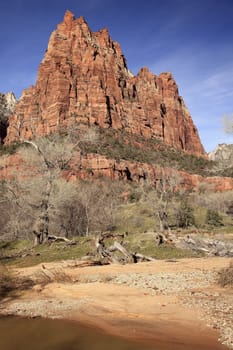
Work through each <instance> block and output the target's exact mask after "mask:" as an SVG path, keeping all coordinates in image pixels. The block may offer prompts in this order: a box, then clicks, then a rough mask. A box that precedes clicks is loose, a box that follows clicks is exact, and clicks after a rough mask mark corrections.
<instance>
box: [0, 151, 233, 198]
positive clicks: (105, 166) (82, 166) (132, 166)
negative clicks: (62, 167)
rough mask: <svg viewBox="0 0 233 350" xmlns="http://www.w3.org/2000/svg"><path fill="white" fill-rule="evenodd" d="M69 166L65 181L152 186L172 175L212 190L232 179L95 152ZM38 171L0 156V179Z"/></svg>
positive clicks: (188, 185) (183, 183)
mask: <svg viewBox="0 0 233 350" xmlns="http://www.w3.org/2000/svg"><path fill="white" fill-rule="evenodd" d="M80 159H81V161H80ZM70 165H71V167H70V170H68V171H64V173H63V176H65V177H66V178H67V179H69V180H76V179H80V178H81V179H96V178H99V177H100V176H101V177H102V176H104V177H106V178H110V179H112V180H125V181H132V182H135V183H140V182H142V181H144V180H147V181H148V182H149V183H151V184H154V185H155V184H156V182H157V181H160V179H162V178H163V177H164V175H166V176H171V175H175V176H177V177H178V178H179V184H178V186H179V187H181V188H184V189H186V190H191V189H198V187H199V186H200V185H201V184H205V185H211V189H212V190H213V191H220V192H223V191H229V190H233V178H228V177H217V176H216V177H207V178H205V177H203V176H200V175H194V174H189V173H186V172H184V171H176V170H174V169H170V168H161V167H160V166H154V165H151V164H146V163H140V162H130V161H125V160H122V161H118V162H117V161H116V160H115V159H108V158H106V157H104V156H102V155H98V154H87V155H86V156H83V157H80V154H76V155H74V158H73V160H72V162H71V164H70ZM40 171H41V169H35V168H33V169H32V168H31V166H30V164H28V163H25V162H24V161H22V158H21V157H20V155H19V154H14V155H10V156H5V157H1V158H0V179H3V178H4V179H9V178H10V177H11V176H20V178H27V177H30V176H31V174H32V172H33V174H34V175H35V174H40Z"/></svg>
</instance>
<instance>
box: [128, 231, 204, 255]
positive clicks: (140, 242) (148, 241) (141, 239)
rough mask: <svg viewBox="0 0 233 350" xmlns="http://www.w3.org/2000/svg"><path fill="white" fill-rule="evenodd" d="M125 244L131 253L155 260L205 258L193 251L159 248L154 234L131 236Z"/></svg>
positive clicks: (166, 247) (170, 247) (161, 246)
mask: <svg viewBox="0 0 233 350" xmlns="http://www.w3.org/2000/svg"><path fill="white" fill-rule="evenodd" d="M125 243H126V247H127V249H128V250H130V251H131V252H133V253H141V254H143V255H146V256H151V257H152V258H155V259H181V258H191V257H200V256H203V255H202V254H199V253H195V252H192V251H191V250H186V249H179V248H176V247H174V246H172V245H160V246H157V245H156V243H155V239H154V237H153V233H144V234H129V235H128V237H127V238H126V242H125Z"/></svg>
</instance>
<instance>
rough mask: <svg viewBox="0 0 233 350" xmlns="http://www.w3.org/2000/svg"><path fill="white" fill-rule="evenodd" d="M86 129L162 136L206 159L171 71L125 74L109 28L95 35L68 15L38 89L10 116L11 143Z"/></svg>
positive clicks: (45, 63) (26, 95)
mask: <svg viewBox="0 0 233 350" xmlns="http://www.w3.org/2000/svg"><path fill="white" fill-rule="evenodd" d="M77 123H82V124H86V125H87V126H91V125H99V126H100V127H102V128H114V129H123V130H125V131H127V132H130V133H134V134H139V135H142V136H143V137H145V138H153V137H155V138H159V139H161V140H162V141H163V142H165V143H167V144H169V145H171V146H173V147H175V148H177V149H180V150H184V151H186V152H189V153H192V154H195V155H198V156H205V151H204V149H203V146H202V144H201V142H200V138H199V136H198V131H197V129H196V127H195V125H194V123H193V121H192V118H191V116H190V114H189V112H188V110H187V108H186V106H185V103H184V101H183V99H182V97H181V96H179V92H178V87H177V84H176V82H175V81H174V79H173V77H172V75H171V74H170V73H161V74H160V75H158V76H156V75H154V74H153V73H151V72H150V71H149V70H148V69H147V68H142V69H141V70H140V71H139V73H138V74H137V75H136V76H133V75H132V73H130V71H129V70H128V67H127V64H126V59H125V57H124V55H123V54H122V51H121V48H120V45H119V44H118V43H117V42H115V41H113V40H112V39H111V38H110V35H109V33H108V30H107V29H102V30H100V31H98V32H92V31H91V30H90V28H89V27H88V24H87V23H86V21H85V20H84V18H83V17H80V18H78V19H75V17H74V15H73V14H72V13H71V12H70V11H67V12H66V13H65V17H64V20H63V22H62V23H60V24H59V25H58V26H57V29H56V30H55V31H54V32H53V33H52V35H51V37H50V40H49V44H48V49H47V51H46V53H45V56H44V59H43V60H42V62H41V64H40V66H39V70H38V78H37V82H36V85H35V86H31V87H30V88H28V89H26V90H25V91H24V92H23V94H22V97H21V99H20V102H19V104H18V105H17V108H16V110H15V113H14V114H13V115H12V116H11V118H10V123H9V124H10V125H9V128H8V134H7V138H6V142H7V143H10V142H12V141H16V140H17V139H18V138H19V137H20V138H24V139H29V138H32V137H34V136H43V135H47V134H50V133H53V132H57V131H58V130H59V129H61V128H66V127H72V126H73V125H74V124H77Z"/></svg>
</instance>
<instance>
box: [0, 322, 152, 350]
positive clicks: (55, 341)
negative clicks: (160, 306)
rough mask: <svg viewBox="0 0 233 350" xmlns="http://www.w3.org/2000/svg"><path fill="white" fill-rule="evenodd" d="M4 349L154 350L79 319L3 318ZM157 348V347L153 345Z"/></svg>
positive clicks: (1, 337) (0, 344)
mask: <svg viewBox="0 0 233 350" xmlns="http://www.w3.org/2000/svg"><path fill="white" fill-rule="evenodd" d="M0 349H1V350H152V348H150V347H147V346H146V345H142V344H135V343H133V342H129V341H127V340H124V339H119V338H116V337H113V336H110V335H106V334H102V333H101V332H98V331H97V330H95V329H92V328H88V327H83V326H80V325H79V324H77V323H75V322H70V321H63V320H49V319H48V320H47V319H40V318H37V319H24V318H19V317H4V318H0ZM153 350H155V348H154V347H153Z"/></svg>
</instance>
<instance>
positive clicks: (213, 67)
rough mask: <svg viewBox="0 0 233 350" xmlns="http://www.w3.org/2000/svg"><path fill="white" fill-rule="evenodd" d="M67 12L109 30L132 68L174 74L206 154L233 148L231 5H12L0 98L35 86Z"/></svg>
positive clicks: (113, 1) (4, 24) (63, 0)
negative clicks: (232, 124) (231, 124)
mask: <svg viewBox="0 0 233 350" xmlns="http://www.w3.org/2000/svg"><path fill="white" fill-rule="evenodd" d="M67 9H69V10H71V11H72V12H74V14H75V15H76V17H79V16H81V15H83V16H84V17H85V18H86V20H87V22H88V24H89V26H90V28H91V29H92V30H93V31H95V30H99V29H101V28H103V27H108V29H109V31H110V34H111V37H112V38H113V39H114V40H116V41H118V42H119V43H120V44H121V47H122V50H123V52H124V54H125V56H126V59H127V62H128V67H129V69H130V70H131V71H132V72H133V73H134V74H136V73H137V72H138V70H139V69H140V67H143V66H147V67H149V69H150V70H151V71H152V72H153V73H155V74H159V73H160V72H164V71H170V72H172V74H173V76H174V78H175V79H176V81H177V83H178V85H179V90H180V94H181V95H182V96H183V97H184V100H185V102H186V105H187V107H188V109H189V111H190V113H191V115H192V117H193V120H194V123H195V124H196V126H197V128H198V130H199V134H200V137H201V140H202V143H203V145H204V147H205V149H206V150H207V151H210V150H212V149H214V148H215V146H216V145H217V144H218V143H223V142H227V143H233V136H232V135H226V134H225V133H224V130H223V124H222V117H223V116H224V115H231V114H232V113H233V0H39V1H33V0H7V1H3V2H2V4H1V12H0V43H1V53H0V91H1V92H7V91H14V92H15V94H16V95H17V97H20V95H21V92H22V90H23V89H24V88H27V87H28V86H29V85H31V84H34V83H35V80H36V75H37V69H38V65H39V63H40V61H41V59H42V57H43V55H44V52H45V50H46V48H47V44H48V39H49V36H50V34H51V32H52V31H53V30H54V29H55V28H56V25H57V24H58V23H59V22H61V21H62V19H63V16H64V13H65V11H66V10H67Z"/></svg>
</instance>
